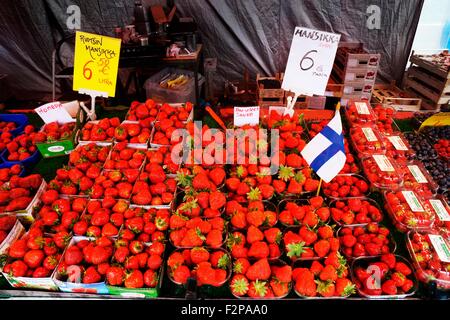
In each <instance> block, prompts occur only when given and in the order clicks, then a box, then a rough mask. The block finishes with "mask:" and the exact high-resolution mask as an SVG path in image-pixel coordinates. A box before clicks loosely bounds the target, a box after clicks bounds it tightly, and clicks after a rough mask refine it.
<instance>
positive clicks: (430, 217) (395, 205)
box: [384, 190, 435, 232]
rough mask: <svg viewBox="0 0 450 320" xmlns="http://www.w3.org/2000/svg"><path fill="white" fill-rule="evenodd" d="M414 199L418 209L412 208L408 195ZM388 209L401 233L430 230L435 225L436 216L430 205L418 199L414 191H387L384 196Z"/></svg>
mask: <svg viewBox="0 0 450 320" xmlns="http://www.w3.org/2000/svg"><path fill="white" fill-rule="evenodd" d="M408 193H409V194H410V195H411V197H412V198H414V200H413V201H414V202H415V203H416V206H417V208H411V206H410V203H408V201H407V200H406V196H407V194H408ZM384 199H385V201H386V209H387V211H388V213H389V215H390V216H391V219H392V220H393V222H394V224H395V227H396V228H397V229H398V230H399V231H400V232H406V231H407V230H408V229H413V230H414V229H416V228H421V229H423V228H429V227H431V226H432V225H433V223H434V219H435V215H434V213H433V212H434V211H433V209H432V208H431V207H430V205H429V204H428V203H426V202H425V201H423V200H422V199H421V198H419V197H417V195H416V194H415V193H414V191H407V190H403V191H386V192H385V194H384Z"/></svg>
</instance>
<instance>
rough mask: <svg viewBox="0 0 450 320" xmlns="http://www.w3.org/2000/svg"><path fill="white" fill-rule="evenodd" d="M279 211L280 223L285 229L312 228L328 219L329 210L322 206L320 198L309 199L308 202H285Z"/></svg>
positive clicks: (322, 202) (322, 201)
mask: <svg viewBox="0 0 450 320" xmlns="http://www.w3.org/2000/svg"><path fill="white" fill-rule="evenodd" d="M280 211H281V212H280V222H281V223H282V224H283V225H284V226H286V227H291V226H298V225H305V226H308V227H311V228H314V227H316V226H317V225H318V224H319V223H320V224H322V223H326V222H328V220H329V218H330V209H329V208H328V207H327V206H324V200H323V198H322V197H320V196H315V197H311V198H309V201H302V200H300V201H296V200H292V201H291V200H285V201H284V202H283V203H282V206H281V208H280Z"/></svg>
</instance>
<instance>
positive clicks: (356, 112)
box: [345, 101, 377, 126]
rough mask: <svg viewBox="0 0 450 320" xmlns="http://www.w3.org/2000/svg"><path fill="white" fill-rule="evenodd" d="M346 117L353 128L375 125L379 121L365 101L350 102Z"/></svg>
mask: <svg viewBox="0 0 450 320" xmlns="http://www.w3.org/2000/svg"><path fill="white" fill-rule="evenodd" d="M345 115H346V118H347V120H348V121H349V122H350V124H351V125H352V126H353V125H364V124H367V123H374V122H375V121H376V120H377V116H376V114H375V112H374V111H373V109H372V107H371V106H370V105H369V103H368V102H365V101H352V102H350V105H349V106H348V107H347V108H346V109H345Z"/></svg>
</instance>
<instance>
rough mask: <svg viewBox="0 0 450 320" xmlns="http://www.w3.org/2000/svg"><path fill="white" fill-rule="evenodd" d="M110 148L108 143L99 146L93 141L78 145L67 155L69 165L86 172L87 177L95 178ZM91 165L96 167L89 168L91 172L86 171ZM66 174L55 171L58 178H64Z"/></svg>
mask: <svg viewBox="0 0 450 320" xmlns="http://www.w3.org/2000/svg"><path fill="white" fill-rule="evenodd" d="M110 150H111V147H110V146H108V145H106V146H100V145H97V144H95V143H89V144H84V145H78V146H77V147H76V148H75V150H73V151H72V152H71V153H70V155H69V167H73V168H76V169H78V170H81V171H83V172H86V174H87V176H88V177H90V178H91V179H95V178H97V177H98V176H99V175H100V172H101V169H102V167H103V164H104V163H105V161H106V159H107V158H108V155H109V152H110ZM92 166H95V167H97V168H93V169H91V172H88V171H89V168H91V167H92ZM58 170H62V169H58ZM66 174H68V173H66V172H64V173H61V175H59V174H58V173H57V175H58V176H60V180H66V178H65V176H66ZM63 176H64V177H63Z"/></svg>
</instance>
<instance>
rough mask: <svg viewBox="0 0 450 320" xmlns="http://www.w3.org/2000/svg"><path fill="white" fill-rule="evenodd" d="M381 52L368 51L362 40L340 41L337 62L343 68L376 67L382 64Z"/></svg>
mask: <svg viewBox="0 0 450 320" xmlns="http://www.w3.org/2000/svg"><path fill="white" fill-rule="evenodd" d="M352 50H360V51H362V52H361V53H351V51H352ZM380 59H381V55H380V54H379V53H368V52H366V51H365V50H364V49H363V45H362V43H360V42H340V43H339V47H338V50H337V52H336V59H335V62H337V64H339V65H340V66H341V68H343V69H345V68H357V67H375V68H378V65H379V64H380Z"/></svg>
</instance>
